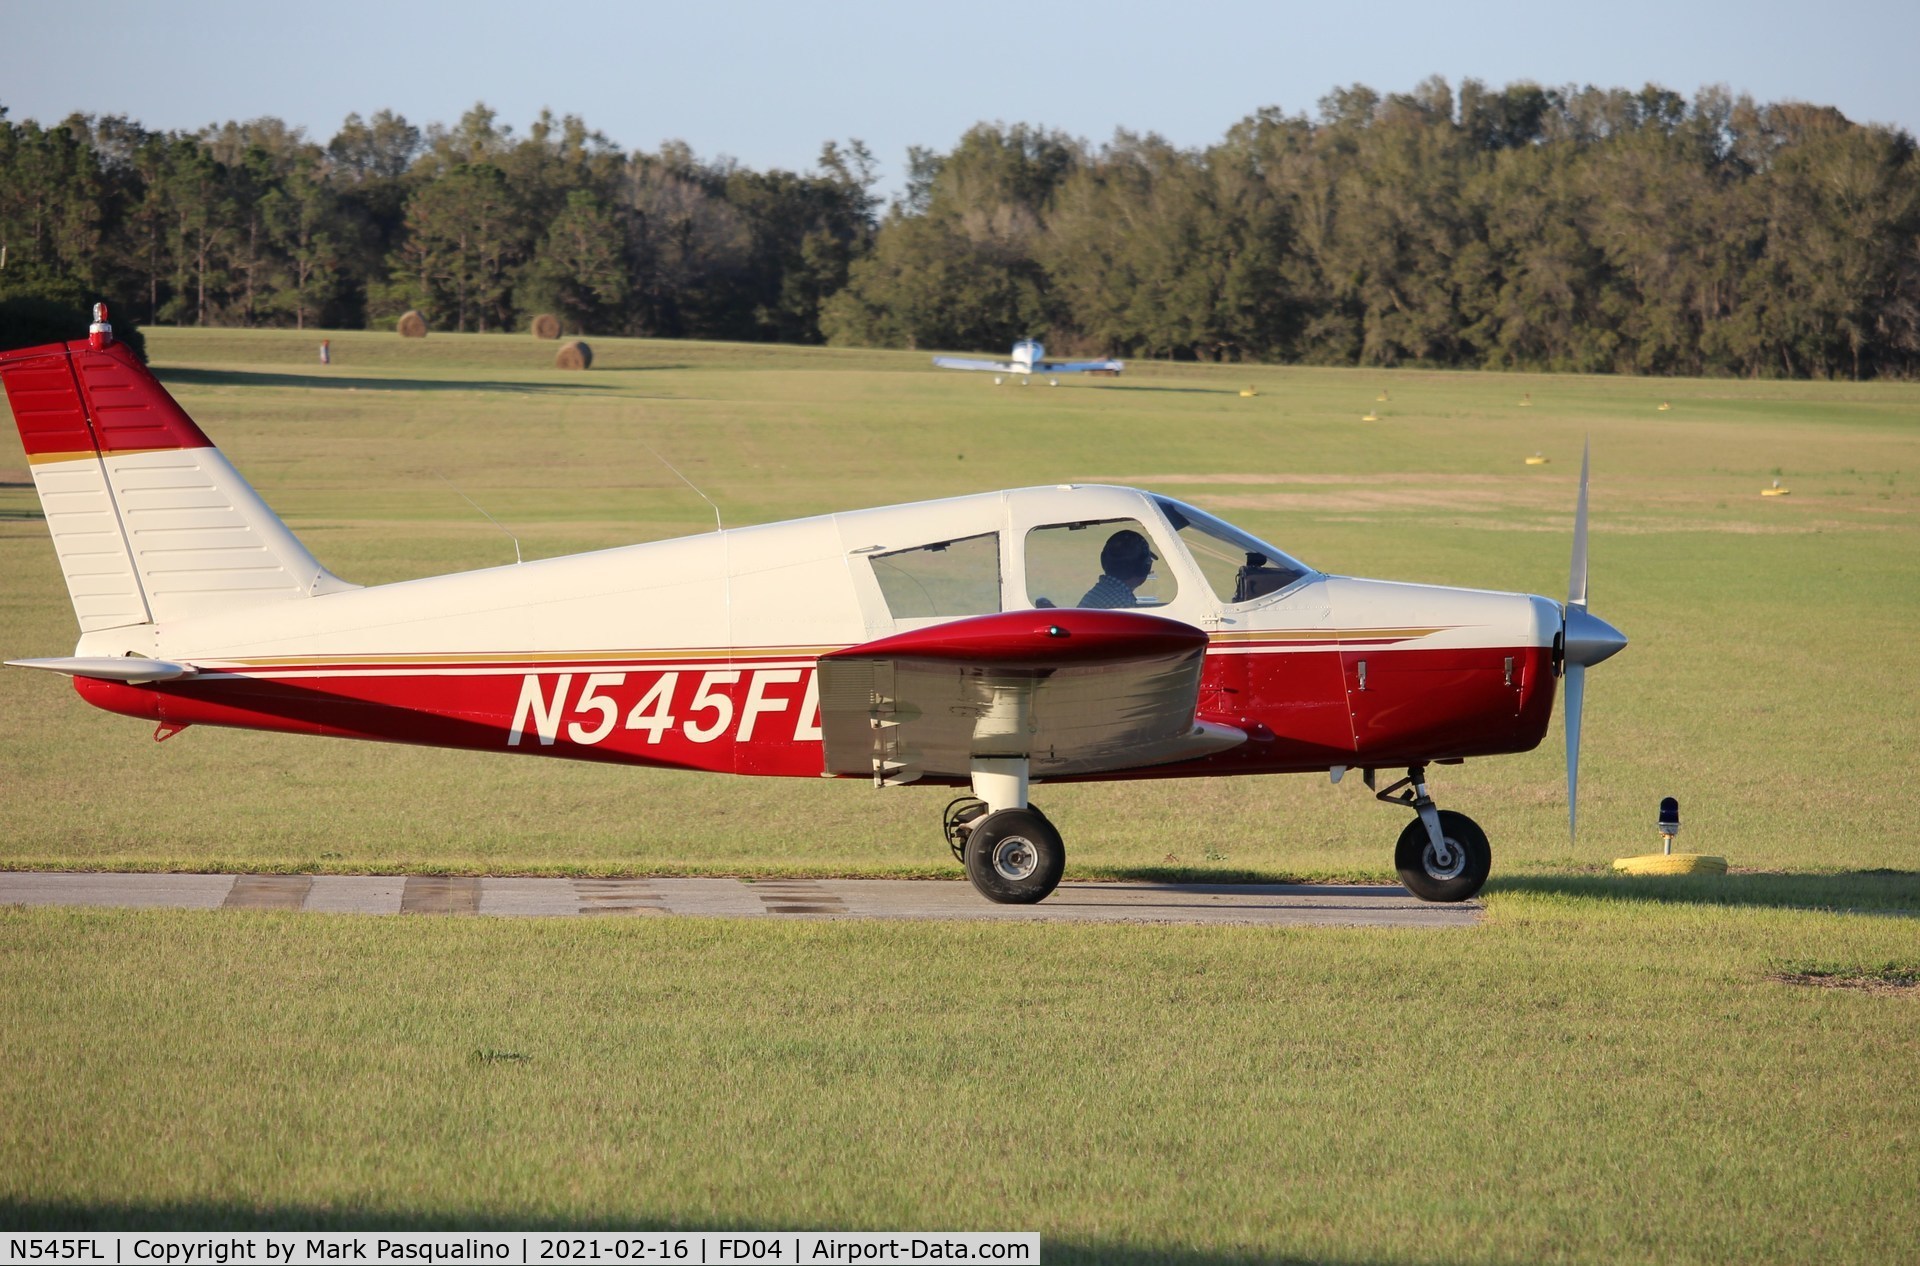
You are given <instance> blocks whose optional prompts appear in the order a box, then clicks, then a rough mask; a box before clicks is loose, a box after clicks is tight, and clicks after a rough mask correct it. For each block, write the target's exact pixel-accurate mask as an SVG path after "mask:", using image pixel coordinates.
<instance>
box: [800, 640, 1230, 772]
mask: <svg viewBox="0 0 1920 1266" xmlns="http://www.w3.org/2000/svg"><path fill="white" fill-rule="evenodd" d="M1206 645H1207V635H1206V634H1205V633H1203V632H1201V631H1200V630H1199V629H1196V628H1194V627H1193V626H1191V625H1188V624H1181V623H1179V622H1177V621H1174V620H1167V619H1162V618H1161V617H1159V616H1153V615H1144V614H1141V613H1139V612H1135V611H1100V610H1078V609H1071V608H1063V609H1046V610H1034V611H1009V612H1004V613H1002V614H999V615H983V616H974V617H971V618H969V619H964V620H954V621H951V622H949V623H946V624H938V625H933V626H931V627H929V628H924V629H915V630H913V631H911V632H907V633H900V634H896V635H895V636H893V637H887V638H881V639H880V640H878V641H875V642H868V643H866V644H864V645H861V646H853V647H849V648H847V649H846V650H843V651H834V652H831V653H829V654H827V655H823V656H821V657H820V678H819V680H820V728H821V736H822V739H823V740H824V744H825V751H826V772H828V773H830V774H871V775H872V776H873V779H874V781H875V782H876V783H906V782H913V781H915V780H917V779H920V778H933V779H939V780H946V779H965V778H967V777H968V776H969V772H970V768H971V762H972V760H973V758H974V757H979V756H1001V757H1006V756H1025V757H1027V758H1028V760H1029V762H1030V764H1029V769H1030V772H1031V775H1032V776H1033V777H1035V778H1044V777H1060V776H1063V775H1067V774H1096V773H1105V772H1108V771H1112V770H1120V769H1133V768H1138V767H1141V766H1145V765H1159V764H1165V763H1168V762H1172V761H1181V760H1192V759H1196V758H1198V757H1201V756H1207V755H1211V754H1212V753H1214V752H1220V751H1225V750H1226V749H1228V748H1230V747H1237V746H1239V745H1240V744H1241V743H1243V742H1245V741H1246V737H1247V736H1246V734H1245V733H1243V732H1242V731H1240V730H1237V729H1234V728H1233V727H1231V726H1225V725H1216V724H1212V723H1209V722H1202V721H1199V720H1197V719H1196V718H1195V715H1194V713H1195V710H1196V707H1197V703H1198V699H1199V691H1200V668H1201V659H1202V656H1203V653H1204V651H1205V649H1206Z"/></svg>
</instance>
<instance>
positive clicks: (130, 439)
mask: <svg viewBox="0 0 1920 1266" xmlns="http://www.w3.org/2000/svg"><path fill="white" fill-rule="evenodd" d="M103 330H105V331H106V332H105V334H104V335H103V334H102V331H103ZM0 382H4V383H5V386H6V394H7V402H8V404H9V405H11V406H12V409H13V416H14V421H15V423H16V424H17V425H18V426H19V429H20V440H21V443H22V445H23V446H24V447H25V448H26V453H27V461H28V463H29V465H30V466H31V467H32V470H33V482H34V486H35V487H36V488H37V489H38V490H39V493H40V504H41V507H42V509H43V510H44V511H45V513H46V519H47V529H48V531H49V532H50V533H51V534H52V536H53V545H54V549H55V551H56V552H57V553H58V554H59V557H60V569H61V571H62V572H63V573H64V574H65V576H66V580H67V591H68V593H69V594H70V595H71V596H72V598H73V609H74V614H75V616H77V617H78V619H79V621H80V629H81V631H82V632H83V633H90V632H93V631H95V630H99V629H112V628H120V627H123V626H125V625H132V624H147V623H165V622H168V621H172V620H181V619H188V618H191V617H195V616H203V615H211V614H216V613H218V612H221V611H226V610H232V609H235V608H238V607H247V606H257V605H259V604H261V603H267V602H276V601H287V600H291V599H295V598H306V597H311V596H314V595H315V594H321V593H329V592H333V591H335V590H339V589H350V588H352V587H353V586H351V585H349V584H347V583H346V582H344V581H342V580H340V579H339V578H338V577H336V576H334V575H332V574H331V573H329V572H328V571H327V570H326V569H325V568H323V567H321V566H320V564H319V563H318V562H316V561H315V560H314V558H313V555H312V554H310V553H308V552H307V549H306V547H305V546H304V545H302V544H301V543H300V542H299V541H298V540H297V539H296V538H295V537H294V535H293V533H291V532H289V531H288V530H287V527H286V525H285V524H283V523H282V522H280V520H279V519H278V518H277V517H276V516H275V515H274V513H273V511H272V510H269V509H268V508H267V506H266V503H265V502H263V501H261V500H260V498H259V496H258V495H257V494H256V493H255V492H254V491H253V489H252V488H250V487H248V486H247V482H246V480H244V479H242V478H241V477H240V474H239V472H238V471H236V470H234V468H233V466H232V465H231V464H230V463H228V461H227V459H226V458H225V457H224V456H222V455H221V452H220V450H219V449H217V448H215V447H214V446H213V443H212V441H210V440H209V439H207V437H206V435H205V434H204V433H203V432H202V431H201V430H200V428H199V427H198V426H196V425H194V422H193V419H192V418H190V417H188V416H187V415H186V413H185V412H184V411H182V410H181V408H180V406H179V405H178V404H176V403H175V402H174V399H173V397H172V396H170V395H168V394H167V391H166V388H164V387H162V386H161V385H160V383H159V381H158V380H157V379H155V378H154V376H153V375H152V374H150V373H148V372H147V370H146V367H145V366H143V365H141V364H140V362H139V361H138V360H137V359H135V358H134V356H133V355H132V353H130V352H129V351H128V350H127V348H126V347H125V345H123V344H120V343H116V342H114V341H113V337H112V332H111V330H108V329H107V328H106V326H105V324H104V322H102V323H101V324H98V325H96V326H95V332H94V334H93V337H92V338H90V339H88V340H86V341H84V342H73V343H64V344H61V343H56V344H50V345H48V346H45V347H36V348H30V349H27V350H25V351H18V352H5V353H0Z"/></svg>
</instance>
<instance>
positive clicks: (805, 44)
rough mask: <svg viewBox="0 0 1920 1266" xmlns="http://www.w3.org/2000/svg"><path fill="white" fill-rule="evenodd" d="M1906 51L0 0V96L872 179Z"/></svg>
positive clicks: (1332, 10) (1904, 87)
mask: <svg viewBox="0 0 1920 1266" xmlns="http://www.w3.org/2000/svg"><path fill="white" fill-rule="evenodd" d="M1916 50H1920V3H1917V2H1916V0H1860V2H1858V3H1845V2H1842V3H1838V4H1828V5H1812V4H1808V3H1806V0H1798V2H1797V3H1779V2H1777V0H1745V2H1742V3H1735V2H1732V0H1700V2H1698V3H1689V2H1688V0H1667V2H1666V3H1647V2H1645V0H1623V2H1621V3H1613V4H1606V5H1573V4H1564V3H1563V4H1551V3H1539V2H1537V0H1536V2H1535V3H1532V4H1493V3H1483V2H1481V0H1449V2H1447V3H1441V2H1439V0H1428V2H1426V3H1413V2H1409V0H1372V2H1371V3H1362V4H1352V5H1337V4H1329V3H1320V4H1313V5H1307V4H1294V3H1282V2H1278V0H1270V2H1268V3H1258V2H1256V0H1220V2H1218V3H1207V2H1205V0H1188V2H1187V3H1178V4H1176V3H1167V2H1164V0H1163V2H1162V3H1155V4H1147V3H1138V2H1136V0H1115V2H1113V3H1106V4H1091V3H1081V2H1076V3H1045V2H1044V0H1034V2H1029V3H1024V4H1012V5H988V4H973V5H958V4H952V3H947V4H940V5H937V6H936V5H928V4H910V3H906V2H904V0H899V2H896V3H878V2H874V0H839V2H838V3H835V4H833V5H831V6H828V5H808V4H801V3H794V2H793V0H785V2H784V3H774V2H766V3H750V2H747V0H701V2H700V3H697V4H693V3H686V2H685V0H682V2H681V3H676V4H671V5H668V4H655V3H640V2H633V3H626V4H601V3H593V2H589V0H571V2H570V3H565V4H559V5H552V6H546V5H539V4H536V3H533V2H532V0H519V2H518V3H511V4H508V3H499V2H498V0H468V2H466V3H460V4H457V5H456V4H445V5H442V4H433V3H425V2H423V0H414V2H413V3H404V2H400V3H396V2H394V0H388V2H386V3H365V2H363V0H329V2H325V3H321V2H313V3H307V4H296V3H286V2H285V0H282V2H281V3H273V2H271V0H269V2H266V3H262V2H261V0H250V2H248V3H228V2H226V0H221V2H218V3H214V2H210V0H203V2H200V3H195V2H194V0H178V2H177V3H169V4H156V3H150V2H149V3H139V4H131V3H118V2H116V0H93V3H89V4H81V5H74V4H62V5H53V4H48V3H46V2H45V0H0V106H4V107H6V109H7V110H8V113H9V115H10V117H11V118H13V119H14V120H16V121H18V120H23V119H36V120H38V121H40V122H42V123H52V122H56V121H58V120H59V119H62V118H64V117H66V116H67V115H68V114H70V113H73V112H75V111H79V112H82V113H89V114H125V115H128V116H130V117H131V118H133V119H135V120H136V121H138V122H140V123H142V124H144V125H145V126H147V127H149V128H154V129H157V130H169V129H176V128H178V129H196V128H199V127H203V126H205V125H208V124H213V123H220V122H224V121H226V120H229V119H239V120H245V119H251V118H257V117H260V116H263V115H272V116H276V117H278V118H281V119H283V120H285V121H286V122H288V123H289V124H292V125H295V126H299V127H303V128H304V129H306V132H307V134H308V136H309V137H311V138H313V139H315V140H319V141H322V142H324V141H325V140H327V139H328V138H329V137H331V136H332V135H333V134H334V132H335V131H336V130H337V129H338V128H339V126H340V123H341V121H342V120H343V119H344V118H345V117H346V116H347V115H348V114H349V113H353V112H358V113H359V114H361V115H363V116H365V115H371V114H372V113H374V112H375V111H377V110H381V109H392V110H395V111H397V112H399V113H401V114H403V115H405V116H406V117H407V119H408V120H409V121H410V122H412V123H414V124H416V125H418V126H421V127H423V128H424V127H425V126H426V125H427V124H430V123H435V122H439V123H446V124H452V123H454V122H456V121H457V120H458V119H459V117H460V116H461V115H462V114H463V113H464V112H465V111H466V110H468V109H469V108H471V107H472V106H473V105H474V104H475V103H476V102H479V101H484V102H486V103H487V105H489V106H490V107H492V108H493V109H494V110H495V111H496V112H497V114H498V117H499V121H500V122H503V123H507V124H510V125H512V126H513V127H514V128H515V130H516V132H519V133H524V132H525V130H526V126H527V124H528V123H530V122H531V121H532V120H533V119H534V118H535V117H536V116H537V115H538V114H539V112H540V111H541V110H542V109H543V108H545V109H549V110H551V111H552V112H553V113H554V114H555V115H556V116H560V115H565V114H575V115H578V116H580V117H581V118H583V119H584V120H585V121H586V123H587V125H588V126H589V127H592V128H595V129H597V130H599V131H600V132H602V133H604V134H605V135H606V136H607V137H608V138H609V139H610V140H612V141H613V142H614V143H615V144H617V145H618V146H620V147H621V148H623V149H629V150H631V149H648V150H651V149H654V148H656V147H658V146H659V144H660V143H661V142H662V141H665V140H669V139H677V140H683V141H686V142H687V143H688V144H689V145H691V146H692V147H693V150H694V152H695V153H696V154H698V155H700V156H701V157H702V158H709V159H711V158H716V157H719V156H723V155H725V156H730V157H732V158H734V159H737V160H738V161H739V162H741V163H743V164H745V165H746V166H748V167H752V168H756V169H762V170H764V169H768V168H775V167H779V168H786V169H789V170H796V171H805V170H808V169H810V168H811V167H812V166H813V165H814V161H815V159H816V158H817V157H818V155H819V152H820V147H821V145H822V143H824V142H825V141H828V140H839V141H845V140H847V139H849V138H859V139H861V140H863V141H865V142H866V144H867V145H868V147H869V148H870V149H871V150H872V151H873V153H874V155H875V157H876V158H877V159H878V160H879V166H880V173H881V186H880V188H881V192H883V193H887V194H895V193H897V192H898V191H899V189H900V183H901V177H902V175H903V173H904V169H905V165H906V152H907V147H908V146H910V145H924V146H929V147H932V148H934V149H936V150H946V149H949V148H951V147H952V146H953V144H954V142H955V141H957V140H958V139H959V137H960V135H961V134H962V133H963V132H965V131H966V129H967V128H968V127H970V126H972V125H973V124H975V123H978V122H982V121H993V120H999V121H1002V122H1006V123H1016V122H1021V123H1031V124H1036V125H1040V126H1044V127H1048V128H1054V129H1058V130H1060V131H1063V132H1066V133H1069V134H1070V135H1073V136H1077V137H1082V138H1085V139H1087V140H1089V141H1092V142H1095V143H1098V142H1101V141H1104V140H1107V139H1109V138H1111V137H1112V136H1113V134H1114V132H1115V130H1116V129H1120V128H1125V129H1127V130H1130V131H1134V132H1155V133H1158V134H1159V135H1161V136H1163V137H1165V138H1166V139H1168V140H1170V141H1172V142H1174V143H1175V144H1177V145H1182V146H1200V145H1206V144H1209V143H1211V142H1213V141H1216V140H1218V139H1219V138H1220V137H1221V136H1222V135H1224V134H1225V132H1226V131H1227V129H1228V128H1230V127H1231V126H1232V125H1233V124H1234V123H1235V122H1237V121H1239V120H1240V119H1242V118H1245V117H1246V116H1247V115H1249V114H1252V113H1253V112H1254V111H1256V110H1258V109H1260V108H1262V107H1267V106H1277V107H1279V108H1280V109H1281V110H1283V111H1285V112H1287V113H1307V114H1309V115H1311V114H1312V113H1313V112H1314V110H1315V103H1316V102H1317V101H1318V100H1319V99H1320V98H1321V97H1322V96H1324V95H1325V94H1326V93H1327V92H1328V90H1329V89H1331V88H1334V87H1336V86H1345V85H1350V84H1355V83H1363V84H1366V85H1368V86H1369V87H1372V88H1374V89H1376V90H1378V91H1381V92H1401V91H1406V90H1408V89H1411V88H1412V87H1413V86H1414V85H1416V84H1418V83H1419V82H1420V81H1421V80H1423V79H1425V78H1427V77H1428V76H1430V75H1441V76H1444V77H1445V78H1446V79H1447V80H1448V81H1449V82H1450V83H1452V84H1453V85H1455V86H1456V87H1458V85H1459V83H1460V82H1461V81H1462V80H1463V79H1467V78H1476V79H1480V80H1482V81H1483V82H1485V83H1487V84H1490V85H1493V86H1500V85H1503V84H1506V83H1509V82H1513V81H1516V80H1523V79H1524V80H1532V81H1533V82H1536V83H1540V84H1543V85H1546V86H1549V87H1552V86H1559V85H1563V84H1588V83H1591V84H1595V85H1598V86H1601V87H1627V88H1635V89H1637V88H1639V87H1641V86H1642V85H1644V84H1647V83H1657V84H1660V85H1662V86H1664V87H1667V88H1671V89H1673V90H1675V91H1677V92H1680V93H1683V94H1685V95H1687V96H1692V95H1693V93H1694V92H1695V91H1696V90H1698V89H1699V88H1700V87H1702V86H1704V85H1709V84H1725V85H1726V86H1728V87H1729V88H1731V89H1732V90H1733V91H1734V92H1735V93H1748V94H1751V95H1752V96H1753V97H1754V98H1755V99H1756V100H1760V101H1785V100H1800V101H1810V102H1814V103H1816V104H1820V105H1831V106H1836V107H1838V108H1839V109H1840V110H1841V111H1842V112H1843V113H1845V114H1846V115H1847V116H1848V117H1849V118H1852V119H1854V120H1855V121H1857V122H1863V123H1886V124H1892V125H1895V126H1898V127H1902V128H1905V129H1906V130H1907V131H1909V132H1914V133H1920V75H1916V74H1914V73H1913V61H1914V57H1915V53H1916Z"/></svg>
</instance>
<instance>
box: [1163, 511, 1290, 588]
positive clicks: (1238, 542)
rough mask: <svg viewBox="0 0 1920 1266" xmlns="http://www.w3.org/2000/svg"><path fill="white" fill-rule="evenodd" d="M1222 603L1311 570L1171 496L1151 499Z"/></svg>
mask: <svg viewBox="0 0 1920 1266" xmlns="http://www.w3.org/2000/svg"><path fill="white" fill-rule="evenodd" d="M1154 500H1155V501H1156V502H1158V503H1159V506H1160V510H1161V512H1162V513H1164V514H1165V515H1166V516H1167V522H1168V523H1171V524H1172V525H1173V529H1174V531H1176V532H1178V533H1179V534H1180V539H1181V540H1182V541H1183V542H1185V544H1186V547H1187V551H1188V552H1189V553H1190V554H1192V555H1193V561H1194V562H1196V563H1198V564H1199V565H1200V571H1201V573H1202V574H1203V575H1205V576H1206V578H1207V583H1208V584H1209V585H1211V586H1213V592H1214V593H1215V594H1216V595H1217V596H1218V597H1219V599H1220V601H1222V602H1251V601H1252V600H1253V599H1255V598H1263V597H1265V596H1266V595H1268V594H1270V593H1278V592H1280V591H1281V590H1282V589H1285V588H1286V587H1287V586H1288V585H1291V584H1293V583H1294V582H1295V581H1297V580H1302V579H1304V578H1306V577H1308V576H1311V575H1313V574H1314V570H1313V568H1311V567H1309V566H1307V565H1306V564H1305V563H1303V562H1301V561H1300V560H1298V559H1296V558H1292V557H1289V556H1288V555H1286V554H1283V553H1281V552H1280V551H1279V550H1277V549H1275V548H1274V547H1273V546H1271V545H1269V544H1267V543H1266V542H1265V541H1263V540H1261V539H1260V538H1259V537H1257V536H1252V535H1249V534H1248V533H1246V532H1242V531H1241V530H1240V529H1239V528H1237V527H1235V526H1233V524H1231V523H1228V522H1225V521H1224V520H1221V519H1216V518H1214V517H1213V516H1212V515H1211V514H1208V513H1207V512H1206V511H1205V510H1196V509H1194V508H1193V507H1192V506H1190V505H1188V504H1186V503H1185V502H1183V501H1175V500H1174V499H1173V498H1171V497H1155V498H1154Z"/></svg>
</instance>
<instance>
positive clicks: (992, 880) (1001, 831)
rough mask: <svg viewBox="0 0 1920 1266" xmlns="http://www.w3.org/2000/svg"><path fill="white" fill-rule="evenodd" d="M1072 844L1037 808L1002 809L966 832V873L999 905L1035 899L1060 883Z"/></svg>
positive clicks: (983, 892)
mask: <svg viewBox="0 0 1920 1266" xmlns="http://www.w3.org/2000/svg"><path fill="white" fill-rule="evenodd" d="M1066 868H1067V849H1066V845H1065V844H1063V843H1061V840H1060V832H1058V831H1056V830H1055V829H1054V827H1053V823H1051V822H1049V821H1047V819H1046V815H1045V814H1043V813H1041V812H1040V811H1039V810H1038V809H1034V808H1026V809H1001V810H1000V811H999V812H997V813H989V814H988V815H987V816H986V817H984V818H981V819H980V820H979V821H978V822H976V823H975V824H974V828H973V830H972V831H971V832H969V833H968V835H967V878H968V880H970V881H971V882H972V883H973V887H974V890H975V891H976V892H978V893H979V894H980V895H981V896H983V897H985V898H986V899H987V900H988V901H993V902H997V903H999V904H1000V905H1032V904H1033V903H1034V902H1036V901H1044V900H1045V899H1046V897H1047V894H1049V893H1051V892H1052V891H1053V890H1054V889H1055V888H1057V887H1059V886H1060V876H1061V874H1062V873H1063V872H1065V870H1066Z"/></svg>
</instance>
